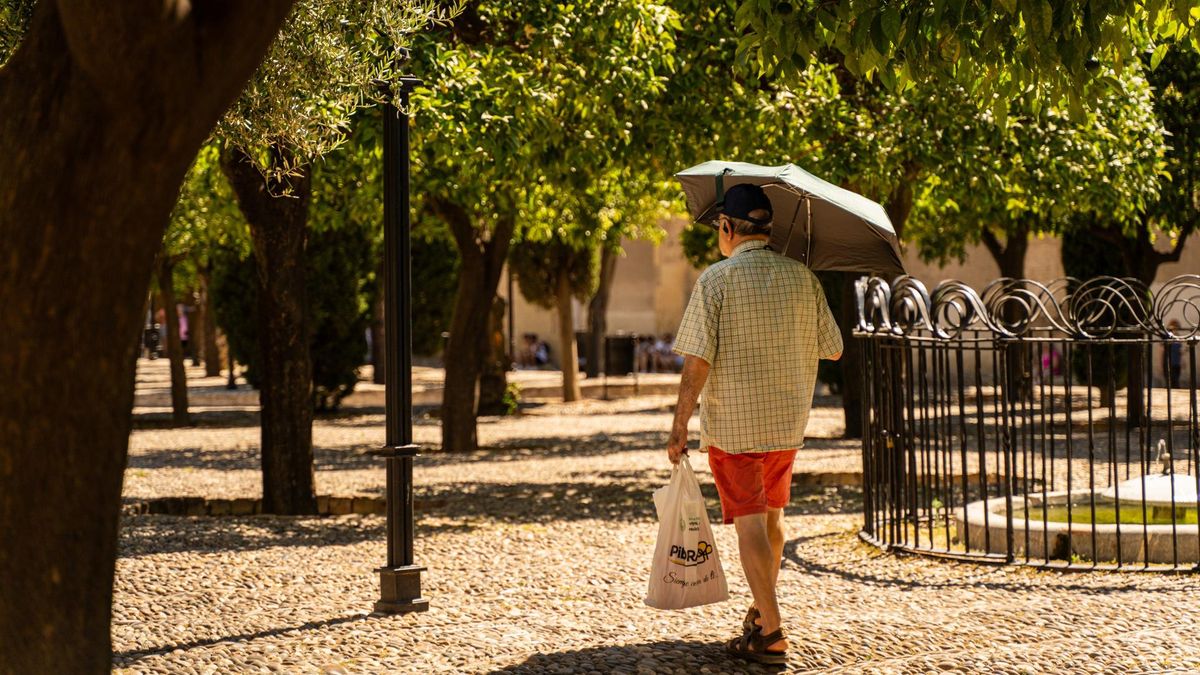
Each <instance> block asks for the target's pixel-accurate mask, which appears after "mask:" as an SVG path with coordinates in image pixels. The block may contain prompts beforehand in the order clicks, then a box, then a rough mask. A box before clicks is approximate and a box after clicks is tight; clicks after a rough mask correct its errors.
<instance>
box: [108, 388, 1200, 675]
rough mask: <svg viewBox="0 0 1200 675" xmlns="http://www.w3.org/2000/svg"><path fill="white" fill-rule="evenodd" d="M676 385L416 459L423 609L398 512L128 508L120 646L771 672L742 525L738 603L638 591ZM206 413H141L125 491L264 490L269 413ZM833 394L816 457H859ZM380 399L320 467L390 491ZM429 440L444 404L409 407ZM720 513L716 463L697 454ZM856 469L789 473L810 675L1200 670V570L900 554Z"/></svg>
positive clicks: (326, 448) (329, 449) (162, 656)
mask: <svg viewBox="0 0 1200 675" xmlns="http://www.w3.org/2000/svg"><path fill="white" fill-rule="evenodd" d="M670 404H671V400H670V399H669V397H661V396H659V397H639V398H634V399H625V400H620V401H611V402H603V401H585V402H582V403H578V404H571V405H562V404H546V405H541V406H538V407H532V408H529V409H527V410H526V414H525V415H523V416H521V417H517V418H512V419H487V420H485V421H484V422H483V423H482V425H481V429H480V435H481V440H482V442H483V443H484V444H485V445H486V446H488V449H486V450H483V451H481V452H479V453H476V454H472V455H457V456H446V455H437V454H433V455H430V456H426V457H422V458H421V459H419V460H418V467H417V471H416V483H417V486H416V490H415V492H416V497H417V499H418V500H419V501H418V503H419V505H420V509H419V513H418V522H417V532H418V538H417V541H416V560H417V563H418V564H421V565H425V566H427V567H428V570H427V572H426V573H425V575H424V590H425V594H426V596H427V597H428V598H429V600H430V605H431V607H430V611H429V612H428V613H423V614H415V615H408V616H372V615H370V614H369V611H370V609H371V606H372V604H373V602H374V600H375V599H376V597H377V577H376V575H375V573H374V571H373V570H374V568H375V567H377V566H378V565H380V564H381V563H382V562H383V561H384V560H385V557H386V556H385V550H384V547H385V543H384V542H385V530H384V521H383V519H382V518H380V517H376V516H341V517H330V518H276V517H270V516H258V517H246V518H232V517H224V518H179V517H170V516H130V517H127V518H126V519H125V521H124V528H123V531H122V535H121V555H120V558H119V560H118V563H117V580H116V589H115V599H114V617H113V618H114V621H113V649H114V657H113V666H114V668H115V669H116V670H117V672H122V673H124V672H129V673H135V672H136V673H141V672H148V673H149V672H154V673H228V672H299V673H380V672H454V673H460V672H465V673H475V672H512V673H525V672H529V673H589V672H630V673H636V672H655V673H659V672H661V673H677V672H678V673H683V672H687V673H692V672H710V673H725V672H771V671H767V670H765V669H763V670H759V669H754V668H749V667H747V666H744V665H742V664H741V663H740V662H737V661H731V660H729V659H728V658H726V656H725V655H724V654H723V653H722V651H721V648H720V646H719V644H718V641H719V640H721V639H724V638H727V637H732V636H733V635H734V633H735V632H736V630H737V628H738V626H739V624H740V620H741V615H742V613H743V612H744V609H745V606H746V604H747V603H748V602H749V592H748V590H747V588H746V585H745V581H744V579H743V577H742V575H741V572H740V567H739V563H738V555H737V546H736V541H735V538H734V533H733V530H732V528H728V527H717V528H716V539H717V548H718V551H719V553H720V555H721V557H722V560H723V562H724V564H725V568H726V571H727V574H728V577H729V581H730V590H731V594H732V596H733V597H732V598H731V600H730V601H729V602H726V603H721V604H719V605H711V606H708V607H704V608H697V609H692V610H687V611H683V612H661V611H657V610H653V609H649V608H647V607H645V606H644V605H643V604H642V602H641V599H642V597H643V595H644V593H645V585H646V579H647V577H648V574H649V561H650V554H651V551H652V549H653V545H654V536H655V533H656V526H655V523H654V521H653V513H652V506H651V503H650V493H651V492H652V491H653V490H654V489H655V488H656V487H658V486H659V485H661V484H662V483H663V482H665V481H666V479H667V476H668V474H669V472H668V470H667V467H666V466H665V460H664V459H663V458H662V456H661V452H662V451H661V446H662V444H663V442H664V440H665V434H664V430H665V429H666V427H667V425H668V424H669V417H670V409H669V406H670ZM198 417H199V420H200V423H201V426H199V427H195V428H188V429H178V430H168V429H153V428H148V429H139V430H138V431H136V432H135V433H134V434H133V437H132V439H131V457H130V468H129V470H128V472H127V475H126V494H127V496H140V497H145V496H166V495H172V496H178V495H203V496H209V497H219V496H256V495H257V494H258V490H259V487H258V480H259V478H258V473H257V459H256V453H257V436H258V430H257V427H256V426H254V423H255V418H254V415H253V413H252V412H246V411H241V412H238V411H233V412H213V413H204V414H201V415H199V416H198ZM839 418H840V413H839V412H838V411H836V410H834V409H832V408H820V409H818V410H817V411H816V413H815V414H814V433H813V434H812V435H813V436H814V439H813V441H812V442H810V443H809V448H807V449H806V450H805V451H803V452H802V453H801V458H800V460H799V464H798V469H803V470H829V471H844V470H852V469H854V468H857V461H858V451H857V449H856V447H855V446H854V445H853V444H846V443H844V442H842V441H837V440H834V438H835V437H836V435H837V434H838V433H840V429H839V428H838V425H840V419H839ZM381 423H382V416H381V415H379V414H376V413H361V412H360V413H354V414H347V415H344V416H341V417H338V418H333V419H324V420H320V421H319V422H318V423H317V425H316V428H315V430H314V435H315V442H316V445H317V447H318V451H317V457H318V472H317V479H318V487H319V489H320V491H322V492H334V493H337V494H354V493H366V494H377V493H379V491H380V490H381V487H382V481H383V470H382V467H381V466H380V465H379V464H378V463H377V461H376V460H373V459H370V458H368V457H365V456H363V455H362V454H361V453H362V452H363V451H364V450H366V449H368V448H370V447H373V446H375V445H377V444H378V443H379V442H380V440H381V438H382V434H383V431H382V427H381ZM416 434H417V441H418V442H419V443H423V444H425V445H426V446H427V447H435V446H436V442H437V437H438V429H437V426H436V421H435V420H428V419H426V420H422V421H421V422H420V423H419V424H418V425H417V427H416ZM696 464H697V469H699V470H701V473H702V475H701V482H702V483H703V484H704V489H705V492H706V495H707V496H708V497H709V505H710V516H711V517H712V518H714V519H716V518H717V517H718V515H719V509H718V506H717V503H716V499H715V493H714V491H713V489H712V486H711V484H710V483H711V480H710V478H709V476H707V475H706V474H704V471H706V470H707V467H705V466H704V464H705V463H704V462H703V461H698V462H696ZM860 508H861V493H860V492H859V491H858V490H857V489H854V488H816V489H796V490H794V491H793V499H792V504H791V506H790V507H789V508H788V510H787V514H788V516H787V528H788V538H789V544H788V547H787V555H786V561H785V565H784V570H783V572H782V574H781V582H780V583H781V593H782V602H783V608H784V613H785V621H786V626H787V628H788V629H789V631H790V634H791V636H792V644H793V654H792V657H791V660H790V663H789V666H788V668H787V669H785V670H788V671H792V672H841V673H851V672H853V673H860V672H861V673H927V672H971V673H975V672H989V673H992V672H998V673H1050V672H1067V673H1114V674H1116V673H1160V672H1200V632H1198V631H1197V628H1198V627H1200V626H1197V623H1198V622H1200V619H1197V614H1196V612H1195V611H1194V604H1195V602H1194V600H1195V597H1196V582H1195V579H1194V577H1190V576H1161V575H1152V574H1140V575H1139V574H1131V573H1126V574H1106V573H1092V574H1061V573H1051V572H1039V571H1035V570H1030V569H1024V568H1000V569H997V568H990V567H980V566H973V565H967V564H960V563H952V562H943V561H936V560H926V559H919V558H905V557H897V556H892V555H887V554H883V553H881V552H880V551H878V550H877V549H874V548H872V547H870V546H867V545H865V544H862V543H861V542H859V540H858V539H857V537H856V535H855V533H856V530H857V526H858V524H859V522H860V518H861V516H860V515H859V509H860Z"/></svg>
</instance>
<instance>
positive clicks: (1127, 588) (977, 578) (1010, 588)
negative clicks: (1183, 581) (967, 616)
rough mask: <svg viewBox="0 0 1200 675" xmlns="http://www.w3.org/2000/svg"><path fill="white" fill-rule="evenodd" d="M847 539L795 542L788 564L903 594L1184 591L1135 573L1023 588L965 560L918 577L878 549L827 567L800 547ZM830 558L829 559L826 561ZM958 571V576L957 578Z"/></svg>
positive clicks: (837, 535) (1041, 581)
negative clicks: (1141, 580) (1147, 582)
mask: <svg viewBox="0 0 1200 675" xmlns="http://www.w3.org/2000/svg"><path fill="white" fill-rule="evenodd" d="M847 537H856V534H854V533H851V532H829V533H825V534H818V535H812V536H808V537H797V538H795V539H792V540H790V541H788V542H787V543H786V544H784V547H783V558H784V562H785V564H786V563H788V562H790V563H792V564H793V565H795V566H796V567H797V568H798V569H799V571H801V572H804V573H807V574H812V575H819V576H828V577H837V578H839V579H843V580H845V581H851V582H854V583H856V584H862V585H866V586H872V587H886V588H901V589H904V590H909V591H912V590H937V589H944V588H981V589H988V590H994V591H1007V592H1013V593H1022V592H1037V591H1045V590H1046V589H1047V588H1052V589H1054V590H1062V591H1071V592H1079V593H1084V594H1087V595H1114V594H1120V593H1147V592H1149V593H1179V592H1180V589H1179V588H1178V587H1177V586H1169V585H1164V586H1162V587H1157V588H1156V587H1152V586H1147V585H1145V584H1140V583H1130V582H1131V581H1132V578H1131V577H1130V576H1129V575H1130V574H1131V573H1119V572H1118V573H1112V574H1110V575H1108V576H1107V577H1103V579H1104V580H1109V579H1111V580H1112V582H1113V583H1111V584H1107V583H1096V580H1097V579H1100V578H1101V577H1097V576H1089V577H1088V579H1089V582H1091V583H1087V584H1079V583H1072V582H1069V581H1066V582H1065V583H1053V582H1052V583H1050V584H1047V583H1046V577H1044V576H1043V577H1039V578H1038V579H1037V580H1036V581H1035V580H1032V579H1031V580H1030V581H1029V582H1028V583H1023V582H1021V581H1019V580H1017V581H1014V580H1012V579H1011V578H1006V579H1003V580H1001V579H996V578H988V577H992V576H993V575H994V574H996V573H998V572H999V573H1003V571H1005V570H1012V569H1014V568H1013V567H1011V566H1007V567H1002V566H998V565H994V564H987V563H973V562H970V561H962V560H939V561H937V563H938V564H940V565H945V566H946V569H947V570H951V571H952V572H951V573H948V574H946V575H940V576H938V577H936V578H925V577H914V576H913V575H912V573H911V571H909V570H906V567H907V565H906V562H914V561H913V558H916V557H918V556H916V555H914V554H907V555H906V554H899V553H896V554H893V553H887V552H884V551H880V550H878V549H874V551H873V553H872V554H866V553H864V554H863V555H862V556H861V557H857V556H856V557H855V559H852V560H845V561H841V562H840V563H834V564H831V563H827V562H821V561H820V560H816V559H810V558H807V557H806V556H805V555H804V552H803V551H802V550H801V547H802V546H804V545H806V544H810V543H818V545H819V542H821V541H822V540H829V539H842V538H847ZM869 547H870V544H867V543H865V542H861V545H860V547H859V549H858V550H865V549H867V548H869ZM825 557H826V558H828V555H827V554H826V556H825ZM881 560H886V561H887V562H889V563H890V564H889V565H884V566H872V563H876V562H879V561H881ZM955 572H957V573H955ZM1046 574H1051V575H1053V574H1062V575H1064V576H1063V577H1061V578H1062V579H1064V580H1066V579H1069V578H1071V577H1070V576H1068V575H1071V574H1073V573H1072V572H1046Z"/></svg>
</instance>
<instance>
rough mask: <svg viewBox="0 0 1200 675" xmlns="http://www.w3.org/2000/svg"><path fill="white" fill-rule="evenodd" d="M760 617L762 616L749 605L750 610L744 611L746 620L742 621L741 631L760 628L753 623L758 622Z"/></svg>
mask: <svg viewBox="0 0 1200 675" xmlns="http://www.w3.org/2000/svg"><path fill="white" fill-rule="evenodd" d="M760 616H762V615H761V614H759V613H758V608H757V607H755V606H754V605H750V609H748V610H746V618H744V619H742V629H743V630H758V629H759V628H761V627H762V626H759V625H758V624H757V623H754V622H755V621H757V620H758V618H759V617H760Z"/></svg>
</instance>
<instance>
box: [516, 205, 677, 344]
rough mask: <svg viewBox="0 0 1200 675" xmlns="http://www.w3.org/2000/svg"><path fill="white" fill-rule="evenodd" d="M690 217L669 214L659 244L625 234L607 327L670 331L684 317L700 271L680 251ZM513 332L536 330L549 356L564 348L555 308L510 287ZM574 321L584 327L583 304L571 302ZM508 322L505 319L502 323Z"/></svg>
mask: <svg viewBox="0 0 1200 675" xmlns="http://www.w3.org/2000/svg"><path fill="white" fill-rule="evenodd" d="M687 224H688V221H687V220H685V219H683V218H673V219H671V220H666V221H663V222H662V223H660V225H662V227H663V229H664V230H666V236H665V237H664V238H663V241H662V243H661V244H659V245H655V244H652V243H650V242H646V241H630V240H627V241H625V242H624V243H623V244H622V248H623V249H624V255H622V256H621V257H620V258H618V259H617V264H616V268H615V272H614V276H613V287H612V297H611V299H610V300H609V306H608V332H609V333H610V334H611V333H621V332H624V333H653V334H655V335H658V334H661V333H673V332H675V329H676V328H677V327H678V326H679V321H680V319H682V318H683V310H684V308H685V307H686V306H687V301H688V297H689V295H690V294H691V292H692V285H693V284H695V282H696V277H698V276H699V275H700V272H699V271H698V270H695V269H692V266H691V265H689V264H688V262H687V260H686V259H685V258H684V257H683V247H682V246H681V245H680V242H679V234H680V232H682V231H683V228H684V227H686V226H687ZM507 281H508V278H507V272H506V273H505V276H503V277H501V288H500V295H501V296H503V297H507V286H506V284H507ZM513 292H514V295H515V296H516V304H515V306H514V310H513V332H514V333H515V334H516V335H517V337H518V339H519V338H520V336H521V335H522V334H524V333H537V334H538V337H540V338H541V339H543V340H545V341H546V342H547V343H548V344H549V345H550V352H551V356H552V360H553V362H554V364H555V365H557V364H558V363H559V361H558V357H559V355H561V354H562V348H561V345H560V344H559V338H558V321H557V318H556V317H555V314H554V310H552V309H543V308H541V307H537V306H535V305H532V304H530V303H529V302H527V301H526V300H525V298H523V297H521V291H520V289H519V288H514V289H513ZM572 321H573V322H574V325H575V329H576V330H586V328H587V305H585V304H584V303H580V302H575V303H574V312H573V317H572ZM506 326H507V324H506Z"/></svg>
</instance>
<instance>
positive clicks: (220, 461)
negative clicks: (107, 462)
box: [126, 445, 384, 471]
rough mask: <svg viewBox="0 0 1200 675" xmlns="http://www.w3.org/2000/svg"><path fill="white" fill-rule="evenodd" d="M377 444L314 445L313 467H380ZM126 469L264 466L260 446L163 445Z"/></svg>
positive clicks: (135, 456) (132, 460) (133, 458)
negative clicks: (185, 446)
mask: <svg viewBox="0 0 1200 675" xmlns="http://www.w3.org/2000/svg"><path fill="white" fill-rule="evenodd" d="M375 448H376V446H374V445H359V446H351V447H343V448H338V449H336V450H334V449H328V448H321V447H314V448H313V467H314V468H315V469H316V470H318V471H344V470H356V469H371V468H378V469H380V470H381V471H382V470H383V466H384V462H383V460H382V459H380V458H379V457H376V456H374V455H371V454H369V453H370V451H371V450H374V449H375ZM126 468H127V469H134V470H138V469H141V470H153V469H207V470H215V471H245V470H253V471H257V470H259V469H261V468H262V464H261V459H260V456H259V450H258V448H251V449H246V448H237V449H201V448H162V449H154V450H139V451H138V452H136V453H130V454H129V457H128V459H127V460H126Z"/></svg>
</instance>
